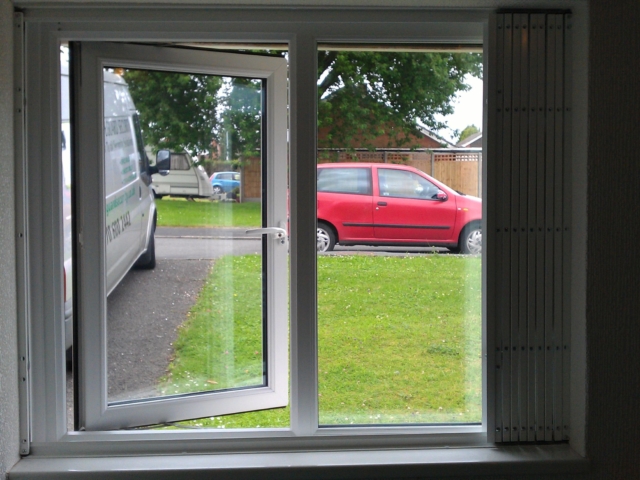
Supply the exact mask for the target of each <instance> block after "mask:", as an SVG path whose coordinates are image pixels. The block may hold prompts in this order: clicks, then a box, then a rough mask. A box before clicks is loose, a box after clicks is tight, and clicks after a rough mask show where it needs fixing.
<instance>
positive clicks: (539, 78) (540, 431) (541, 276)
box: [533, 14, 547, 441]
mask: <svg viewBox="0 0 640 480" xmlns="http://www.w3.org/2000/svg"><path fill="white" fill-rule="evenodd" d="M533 18H535V19H536V21H537V28H536V30H537V34H538V35H537V42H536V46H535V51H536V55H537V57H538V58H537V72H536V87H537V92H538V95H537V104H536V141H535V143H536V162H535V164H536V181H537V189H536V223H535V227H537V229H536V233H535V237H536V267H535V269H536V270H535V272H536V273H535V278H536V319H535V329H536V341H535V345H534V349H535V352H536V393H535V397H536V440H537V441H543V440H544V434H545V418H544V412H545V395H544V392H545V389H544V382H545V355H546V352H545V350H544V345H545V338H544V305H545V295H544V293H545V288H544V281H545V270H544V268H541V266H542V265H544V258H545V255H544V254H545V251H544V250H545V224H544V218H545V202H544V200H545V195H544V194H545V191H544V184H545V149H544V141H545V134H546V131H545V115H546V114H545V107H546V105H545V81H544V80H545V76H546V69H545V67H546V62H545V58H546V57H545V52H546V50H545V40H546V29H547V22H546V15H544V14H536V15H534V16H533Z"/></svg>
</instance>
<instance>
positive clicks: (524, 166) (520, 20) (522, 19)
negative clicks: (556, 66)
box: [514, 14, 529, 441]
mask: <svg viewBox="0 0 640 480" xmlns="http://www.w3.org/2000/svg"><path fill="white" fill-rule="evenodd" d="M516 17H517V18H516V19H515V20H516V21H515V22H514V23H515V27H516V32H518V31H519V32H520V34H519V43H520V57H521V62H520V99H519V103H517V104H516V105H515V115H516V117H517V118H518V121H519V123H520V140H519V147H520V154H519V158H520V169H519V173H520V174H519V175H518V193H519V201H518V203H519V209H520V214H519V218H518V223H517V224H516V225H517V229H518V232H517V235H516V237H517V243H518V319H519V325H518V340H517V343H516V344H515V347H516V350H517V354H518V363H519V371H518V385H519V387H518V400H519V404H520V408H519V419H518V423H517V429H518V440H520V441H526V440H527V431H528V426H529V415H528V409H529V389H528V382H527V379H528V366H529V364H528V360H529V357H528V352H527V350H528V349H527V347H526V346H527V344H528V343H527V334H528V322H527V320H528V319H527V306H528V304H527V291H528V282H527V280H528V274H527V273H528V268H527V247H528V235H527V223H528V220H527V219H528V209H527V207H528V204H529V201H528V198H527V193H528V189H527V184H528V182H527V176H528V170H529V168H528V166H529V157H528V155H527V153H528V137H529V135H528V133H529V116H528V115H529V114H528V108H527V105H528V101H529V16H528V15H525V14H520V15H516Z"/></svg>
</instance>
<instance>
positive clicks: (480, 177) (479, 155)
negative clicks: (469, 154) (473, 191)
mask: <svg viewBox="0 0 640 480" xmlns="http://www.w3.org/2000/svg"><path fill="white" fill-rule="evenodd" d="M478 197H480V198H482V152H478Z"/></svg>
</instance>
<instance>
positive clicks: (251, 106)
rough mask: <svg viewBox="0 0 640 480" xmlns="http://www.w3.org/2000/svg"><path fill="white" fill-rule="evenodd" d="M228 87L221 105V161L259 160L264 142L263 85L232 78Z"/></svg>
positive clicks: (245, 79)
mask: <svg viewBox="0 0 640 480" xmlns="http://www.w3.org/2000/svg"><path fill="white" fill-rule="evenodd" d="M229 87H230V88H229V89H228V91H227V93H226V95H223V99H222V101H221V103H222V114H221V126H220V134H219V136H220V145H221V146H222V152H220V153H221V158H222V159H225V160H242V159H243V158H246V157H252V156H257V155H259V152H260V144H261V138H262V135H261V132H262V82H261V81H260V80H255V79H250V78H232V79H231V82H230V85H229Z"/></svg>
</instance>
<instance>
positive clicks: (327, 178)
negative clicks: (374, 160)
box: [318, 168, 371, 195]
mask: <svg viewBox="0 0 640 480" xmlns="http://www.w3.org/2000/svg"><path fill="white" fill-rule="evenodd" d="M318 191H319V192H341V193H360V194H363V195H371V171H370V170H369V169H366V168H341V169H332V168H325V169H322V170H319V171H318Z"/></svg>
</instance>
